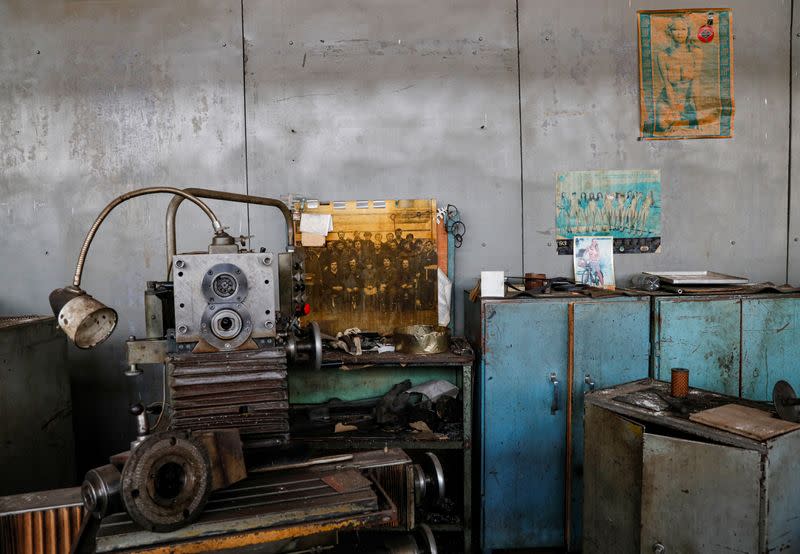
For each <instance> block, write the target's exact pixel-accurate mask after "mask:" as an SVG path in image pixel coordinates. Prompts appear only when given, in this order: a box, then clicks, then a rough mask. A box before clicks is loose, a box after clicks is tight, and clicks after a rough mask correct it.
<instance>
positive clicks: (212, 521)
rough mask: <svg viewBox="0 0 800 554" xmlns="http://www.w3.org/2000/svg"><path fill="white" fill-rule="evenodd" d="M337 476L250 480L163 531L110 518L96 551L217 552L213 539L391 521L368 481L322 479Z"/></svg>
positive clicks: (301, 473) (294, 474)
mask: <svg viewBox="0 0 800 554" xmlns="http://www.w3.org/2000/svg"><path fill="white" fill-rule="evenodd" d="M336 472H337V471H336V470H329V471H328V472H320V471H315V472H311V471H309V470H293V471H287V472H281V473H280V474H264V475H259V476H258V477H250V478H248V479H246V480H245V481H242V482H239V483H237V484H235V485H233V486H232V487H230V488H227V489H223V490H220V491H216V492H215V493H213V494H212V496H211V499H210V500H209V502H208V504H207V506H206V508H205V510H204V511H203V514H202V515H201V516H200V518H199V519H198V520H197V521H196V522H195V523H193V524H192V525H190V526H188V527H184V528H182V529H178V530H175V531H172V532H168V533H151V532H149V531H146V530H143V529H141V528H140V527H138V526H136V525H135V524H134V523H133V522H132V521H130V519H129V518H128V517H127V515H126V514H117V515H114V516H110V517H108V518H106V519H105V520H103V524H102V526H101V528H100V532H99V533H98V538H97V546H98V552H109V551H117V550H124V549H136V550H137V551H143V550H146V548H148V547H155V546H156V545H169V546H170V547H173V548H174V547H176V546H177V544H176V543H182V542H185V541H203V542H205V541H209V540H210V541H211V542H207V544H209V545H211V546H209V547H207V548H208V549H210V550H213V548H214V547H215V546H214V545H216V547H217V548H219V545H220V544H222V543H219V542H216V541H223V542H225V541H229V540H232V539H231V537H234V538H235V537H237V536H240V537H241V536H244V535H248V536H250V535H251V534H253V533H255V534H256V535H257V536H259V537H260V538H258V539H253V540H258V541H263V540H264V538H265V537H267V538H269V539H270V540H277V539H279V538H281V537H283V538H286V537H290V536H292V533H293V531H291V530H289V529H288V528H289V527H290V526H301V527H302V526H306V525H311V524H313V523H315V522H316V523H319V524H320V525H327V524H330V522H331V521H334V522H339V523H342V524H344V522H345V521H350V520H351V519H352V521H353V523H352V524H353V525H362V524H366V523H372V524H375V523H388V522H391V521H392V519H393V518H395V517H396V513H395V511H394V510H392V509H390V510H388V511H387V510H386V506H390V505H391V502H390V501H389V500H388V499H387V498H385V497H381V498H379V495H378V493H376V490H377V489H376V490H373V487H371V486H370V482H369V481H367V480H364V481H362V482H360V484H358V485H355V484H354V485H353V488H351V489H348V490H345V491H343V492H339V491H337V490H336V488H334V487H333V486H331V485H330V484H328V483H326V478H330V476H331V475H332V474H334V473H336ZM348 525H349V524H348ZM266 528H269V532H267V531H265V529H266ZM318 532H322V531H321V530H320V531H318ZM237 540H238V539H237ZM248 540H249V539H248ZM247 544H255V543H247Z"/></svg>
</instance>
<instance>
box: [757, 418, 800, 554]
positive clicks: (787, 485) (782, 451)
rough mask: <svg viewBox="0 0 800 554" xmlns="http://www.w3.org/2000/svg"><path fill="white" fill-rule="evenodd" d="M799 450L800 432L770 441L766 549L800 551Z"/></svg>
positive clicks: (765, 506)
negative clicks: (799, 505) (799, 504)
mask: <svg viewBox="0 0 800 554" xmlns="http://www.w3.org/2000/svg"><path fill="white" fill-rule="evenodd" d="M798 452H800V433H792V434H791V435H789V436H786V437H779V438H778V439H776V440H773V441H771V442H770V447H769V468H768V469H769V476H768V479H767V482H766V486H767V494H766V499H765V505H764V510H765V511H766V513H767V514H768V516H769V517H768V518H767V524H766V529H765V531H766V535H767V541H766V542H767V544H766V548H765V551H766V552H782V553H786V552H797V551H798V550H800V519H798V515H800V508H799V507H798V501H797V495H798V491H800V472H798V471H797V453H798Z"/></svg>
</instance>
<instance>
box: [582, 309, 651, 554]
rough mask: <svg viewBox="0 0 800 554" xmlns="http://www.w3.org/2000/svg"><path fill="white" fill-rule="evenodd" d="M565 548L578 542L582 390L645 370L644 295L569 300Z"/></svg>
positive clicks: (639, 374)
mask: <svg viewBox="0 0 800 554" xmlns="http://www.w3.org/2000/svg"><path fill="white" fill-rule="evenodd" d="M570 309H571V310H572V314H571V316H570V324H571V327H572V335H573V341H572V352H573V381H572V383H573V385H572V441H571V442H572V445H571V447H572V456H571V466H572V467H571V468H570V471H571V476H572V479H571V483H570V491H569V492H568V494H570V509H569V511H570V514H569V515H570V521H571V529H570V536H569V540H568V544H569V546H570V549H572V548H573V547H574V548H580V545H581V531H582V529H581V527H582V526H581V513H582V501H583V447H584V437H583V414H584V398H583V396H584V394H585V393H586V392H587V391H589V390H590V389H591V388H598V389H602V388H608V387H613V386H615V385H619V384H622V383H627V382H629V381H636V380H637V379H644V378H646V377H647V376H648V373H649V370H650V302H649V300H632V301H605V302H576V303H574V304H572V306H571V308H570Z"/></svg>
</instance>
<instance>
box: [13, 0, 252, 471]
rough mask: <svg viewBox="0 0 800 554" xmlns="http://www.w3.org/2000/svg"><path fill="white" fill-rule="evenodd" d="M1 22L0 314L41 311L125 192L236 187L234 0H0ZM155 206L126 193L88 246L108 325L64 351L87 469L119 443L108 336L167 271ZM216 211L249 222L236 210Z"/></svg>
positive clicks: (123, 418) (121, 419)
mask: <svg viewBox="0 0 800 554" xmlns="http://www.w3.org/2000/svg"><path fill="white" fill-rule="evenodd" d="M0 21H2V32H0V68H1V69H0V74H2V79H0V160H2V161H1V162H0V164H2V165H1V166H0V167H1V169H0V235H2V237H3V240H2V246H0V259H1V260H2V262H0V264H1V266H0V267H2V269H1V270H0V275H2V280H3V283H4V287H3V292H2V294H0V312H2V313H31V312H34V313H44V314H46V313H49V311H50V308H49V304H48V301H47V296H48V294H49V292H50V291H51V290H52V289H53V288H56V287H60V286H65V285H66V284H68V283H70V282H71V280H72V273H73V271H74V263H75V258H76V256H77V253H78V250H79V249H80V245H81V242H82V241H83V238H84V236H85V234H86V232H87V230H88V228H89V226H90V225H91V222H92V221H93V219H94V218H95V216H96V215H97V214H98V212H99V211H100V210H101V209H102V208H103V206H104V205H105V204H106V203H107V202H108V201H109V200H111V199H112V198H113V197H114V196H116V195H118V194H120V193H122V192H124V191H126V190H130V189H132V188H136V187H141V186H149V185H172V186H177V187H188V186H198V185H207V186H213V187H219V188H222V189H226V190H232V191H237V192H243V191H244V181H245V179H244V125H243V120H244V108H243V97H242V50H241V46H242V41H241V14H240V4H239V2H238V1H228V2H221V1H219V0H206V1H198V0H185V1H184V0H179V1H170V2H161V1H158V0H152V1H146V2H142V1H137V2H133V1H131V2H23V1H20V2H2V3H0ZM168 201H169V197H167V196H161V197H149V198H142V199H137V200H133V201H131V202H129V203H127V204H124V205H123V206H121V207H120V208H118V209H117V211H115V212H113V213H112V214H111V216H110V218H109V219H108V220H107V222H106V223H105V226H104V227H103V228H101V230H100V233H99V235H98V236H97V240H96V241H95V244H94V246H93V247H92V250H91V252H90V256H89V260H88V263H87V265H86V271H85V279H84V286H85V288H86V290H88V291H89V292H90V293H91V294H93V295H94V296H96V297H97V298H99V299H101V300H103V301H106V302H108V303H109V304H110V305H112V306H113V307H114V308H115V309H116V310H118V312H119V316H120V324H119V326H118V328H117V330H116V332H115V334H114V335H113V337H112V340H111V341H109V343H107V344H104V345H102V346H101V347H99V348H98V349H97V350H95V351H91V352H80V351H78V350H77V349H75V348H74V347H71V357H72V360H71V361H72V365H73V371H72V390H73V401H74V407H73V409H74V414H73V415H74V417H73V421H74V422H75V425H76V428H77V429H76V431H77V435H76V439H77V443H78V449H79V458H78V465H79V466H80V467H82V468H84V469H85V468H86V466H87V465H90V464H99V463H103V460H104V459H106V458H107V456H108V455H109V454H112V453H114V452H118V451H120V450H123V449H125V448H126V444H127V442H129V441H130V429H131V427H130V425H129V422H130V419H131V418H130V416H129V415H128V414H127V406H128V402H127V391H126V382H125V378H124V377H123V376H122V371H123V370H124V363H123V360H124V358H123V351H122V349H121V345H122V342H123V341H124V340H125V338H127V336H128V335H136V334H138V335H142V334H143V296H142V292H143V290H144V285H145V282H146V281H147V280H153V279H163V278H164V276H165V271H166V268H165V262H164V224H163V220H164V213H165V209H166V205H167V203H168ZM184 210H185V213H184V214H183V218H182V219H181V221H179V223H180V225H181V228H182V230H184V232H183V233H181V234H180V235H179V240H180V239H183V240H180V244H179V247H181V248H186V249H197V248H203V247H204V245H206V244H207V243H208V240H209V238H210V236H211V226H210V224H209V223H207V220H204V219H203V217H202V216H200V215H198V214H199V213H200V212H199V210H198V209H197V208H194V207H191V206H189V205H188V203H187V206H186V207H183V208H182V212H183V211H184ZM220 217H222V218H223V219H224V221H225V222H226V223H227V224H228V225H231V227H232V228H231V231H232V232H234V233H237V234H238V233H239V232H245V231H246V228H247V220H246V211H245V209H244V208H238V207H235V208H230V207H223V208H221V209H220ZM149 377H150V379H149V381H151V382H153V381H155V382H157V381H158V380H159V379H158V377H159V376H152V375H151V376H149ZM151 388H152V389H155V388H156V387H154V386H151ZM30 393H31V394H36V391H35V390H32V391H30ZM153 399H154V398H153ZM151 400H152V399H151Z"/></svg>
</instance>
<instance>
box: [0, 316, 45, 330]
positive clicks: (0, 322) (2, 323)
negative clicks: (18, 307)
mask: <svg viewBox="0 0 800 554" xmlns="http://www.w3.org/2000/svg"><path fill="white" fill-rule="evenodd" d="M48 319H50V320H52V321H53V325H55V321H56V318H54V317H52V316H46V315H12V316H2V317H0V329H4V328H6V327H16V326H18V325H28V324H30V323H35V322H37V321H46V320H48Z"/></svg>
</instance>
